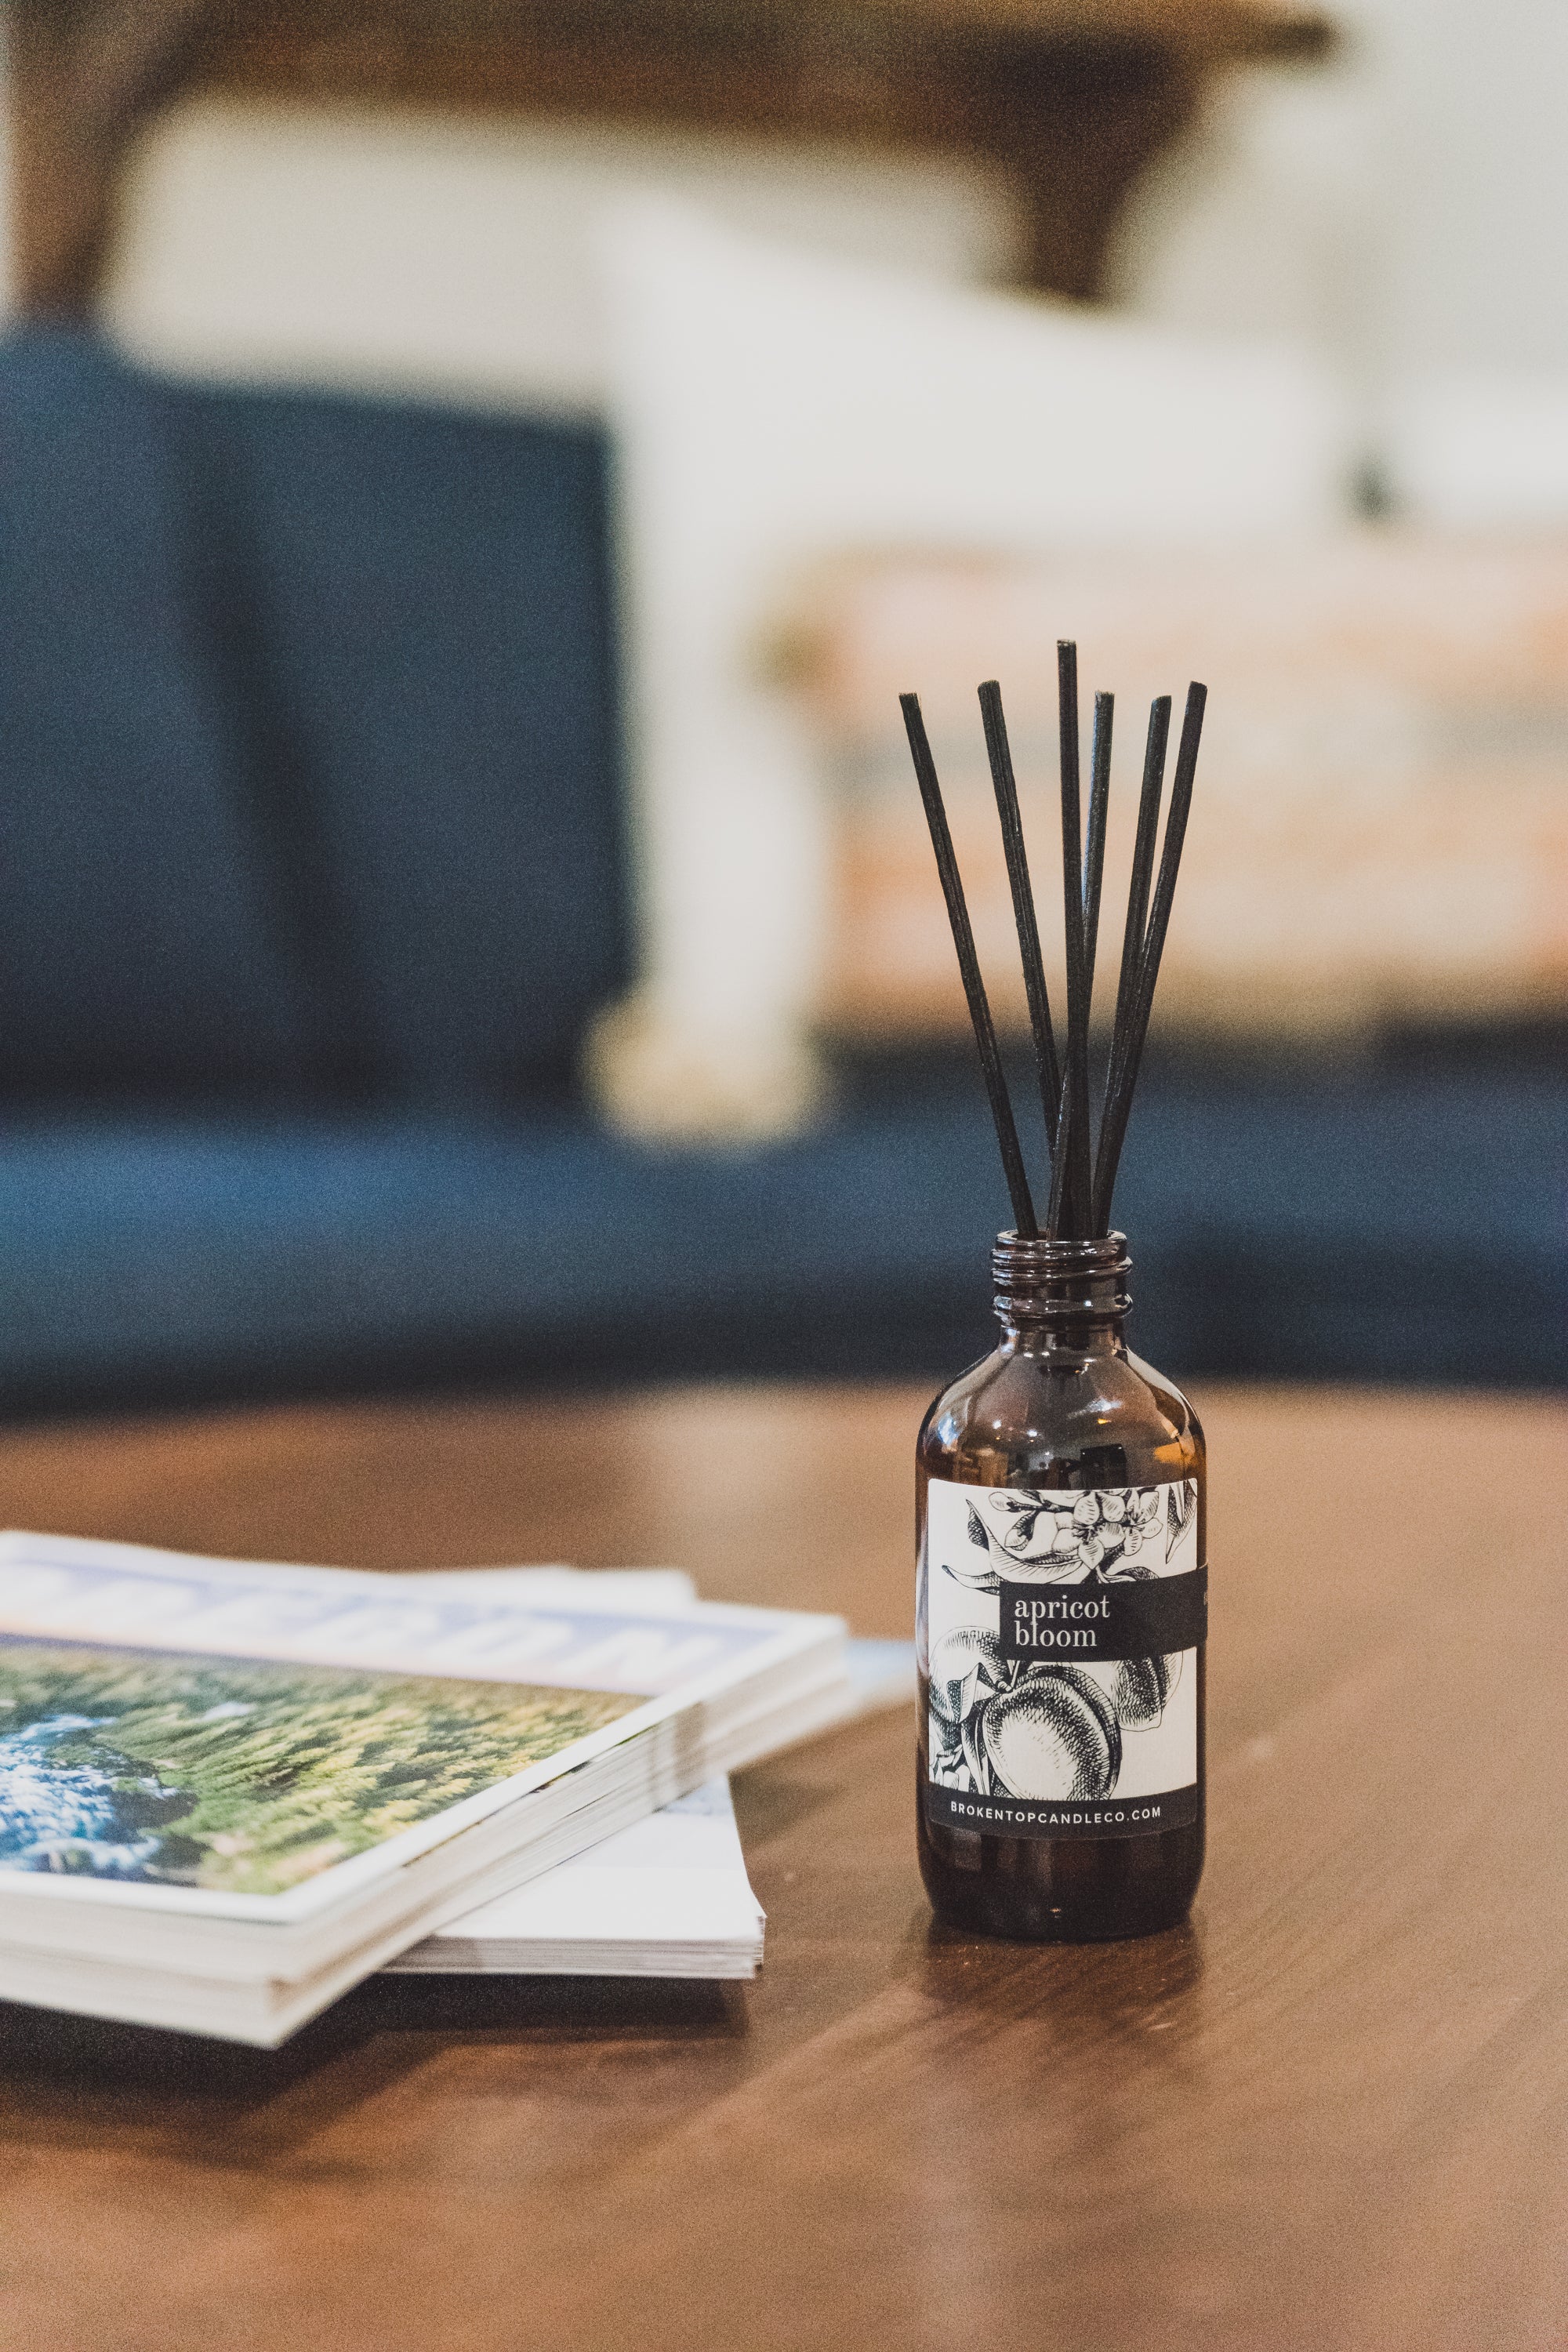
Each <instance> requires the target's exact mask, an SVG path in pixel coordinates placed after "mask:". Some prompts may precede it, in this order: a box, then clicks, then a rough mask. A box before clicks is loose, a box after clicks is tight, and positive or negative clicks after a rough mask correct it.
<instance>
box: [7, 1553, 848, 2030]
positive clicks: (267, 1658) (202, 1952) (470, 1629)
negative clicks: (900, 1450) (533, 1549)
mask: <svg viewBox="0 0 1568 2352" xmlns="http://www.w3.org/2000/svg"><path fill="white" fill-rule="evenodd" d="M413 1581H414V1580H412V1579H410V1580H406V1583H412V1582H413ZM586 1581H589V1580H584V1582H586ZM574 1588H575V1580H573V1581H572V1584H571V1585H566V1584H564V1583H563V1585H562V1587H561V1588H560V1589H559V1590H554V1591H533V1592H525V1591H519V1590H513V1591H505V1590H500V1589H488V1588H487V1587H485V1586H482V1585H481V1584H480V1582H479V1579H478V1578H477V1577H474V1576H462V1575H459V1576H458V1577H456V1578H454V1580H453V1589H451V1590H449V1591H442V1590H441V1589H440V1588H439V1580H434V1579H425V1578H421V1579H420V1580H418V1588H417V1590H416V1591H413V1592H410V1591H408V1590H407V1589H406V1584H405V1580H399V1579H395V1578H389V1577H383V1576H378V1575H374V1574H372V1573H368V1572H365V1571H360V1570H346V1569H303V1568H294V1567H283V1566H274V1565H267V1564H260V1563H247V1562H237V1561H229V1560H209V1559H195V1558H190V1557H186V1556H184V1555H181V1554H177V1553H167V1552H156V1551H149V1550H144V1549H141V1548H139V1547H135V1546H127V1545H115V1544H99V1543H82V1542H75V1541H70V1540H68V1539H65V1538H58V1537H39V1536H26V1535H8V1536H5V1537H3V1538H0V1998H7V1999H12V2000H32V2001H39V2002H43V2003H46V2004H47V2005H48V2006H50V2007H55V2008H63V2009H77V2010H83V2011H89V2012H90V2013H93V2014H100V2015H105V2016H111V2017H121V2018H127V2019H133V2020H138V2021H143V2022H146V2023H151V2024H160V2025H171V2026H181V2027H185V2028H187V2029H190V2030H193V2031H197V2032H211V2033H220V2034H226V2035H228V2036H231V2037H232V2038H236V2039H239V2040H245V2041H252V2042H262V2043H275V2042H279V2041H280V2040H282V2039H283V2038H284V2037H285V2035H287V2034H288V2033H289V2032H291V2031H293V2029H294V2028H295V2027H296V2026H297V2025H299V2024H300V2023H301V2022H303V2021H304V2019H305V2018H307V2017H309V2016H310V2015H312V2014H313V2013H314V2012H315V2011H317V2010H318V2009H320V2008H321V2007H323V2006H324V2005H325V2003H326V2002H327V2001H329V2000H332V1999H333V1998H335V1996H336V1995H337V1994H339V1993H340V1992H342V1991H343V1990H346V1989H347V1987H348V1986H349V1985H351V1984H353V1983H355V1982H357V1981H358V1979H360V1978H361V1977H363V1976H364V1975H366V1974H368V1973H369V1972H370V1970H372V1969H375V1968H378V1967H380V1966H381V1965H383V1963H384V1962H385V1961H387V1960H389V1959H390V1958H393V1957H394V1956H395V1954H396V1953H397V1952H399V1951H401V1950H403V1949H405V1948H406V1947H407V1946H408V1945H410V1944H412V1943H415V1942H416V1941H417V1940H418V1939H419V1938H420V1937H423V1936H426V1935H428V1934H430V1933H431V1932H432V1931H433V1930H434V1929H435V1928H437V1927H439V1926H441V1925H443V1924H444V1923H445V1921H446V1920H447V1919H448V1918H451V1917H454V1916H457V1915H458V1913H460V1912H463V1911H466V1910H470V1909H472V1908H473V1907H475V1906H476V1905H478V1904H479V1903H480V1902H482V1901H485V1900H487V1899H489V1898H490V1897H492V1896H494V1895H498V1894H500V1893H502V1892H505V1891H507V1890H508V1889H510V1888H511V1887H513V1886H515V1885H519V1884H521V1882H522V1881H523V1880H525V1879H527V1878H529V1877H531V1876H533V1875H535V1874H537V1873H539V1872H541V1871H542V1870H545V1869H548V1868H551V1867H552V1866H553V1865H554V1864H558V1863H560V1862H562V1861H564V1860H566V1859H567V1858H569V1856H571V1855H572V1854H574V1853H579V1852H581V1851H582V1850H583V1849H584V1847H585V1846H587V1845H590V1844H592V1843H595V1841H597V1840H599V1839H601V1838H604V1837H605V1836H607V1835H610V1834H611V1833H613V1832H615V1831H616V1830H618V1829H621V1828H624V1827H626V1825H627V1824H629V1823H630V1822H633V1821H636V1820H637V1819H640V1818H641V1817H642V1816H644V1815H646V1814H647V1813H648V1812H651V1811H654V1810H656V1809H657V1808H658V1807H659V1806H661V1805H664V1804H667V1803H668V1802H670V1801H672V1800H673V1799H674V1798H676V1797H679V1796H680V1795H682V1794H684V1793H685V1792H686V1791H687V1790H690V1789H693V1788H696V1787H698V1786H700V1784H701V1783H702V1782H703V1781H704V1780H708V1779H709V1778H710V1777H711V1776H712V1775H713V1773H714V1772H716V1771H722V1770H725V1769H729V1768H731V1767H732V1766H735V1765H739V1764H742V1763H744V1762H747V1761H749V1760H751V1759H752V1758H754V1757H756V1756H758V1755H762V1754H765V1753H767V1752H769V1750H771V1749H772V1748H776V1747H778V1746H779V1745H781V1744H782V1743H783V1740H784V1738H788V1737H792V1736H793V1737H799V1736H804V1733H805V1731H806V1730H808V1729H809V1728H811V1727H812V1726H813V1724H814V1723H816V1722H820V1721H824V1720H831V1719H833V1718H834V1717H835V1715H836V1714H837V1712H839V1711H840V1710H841V1700H842V1691H843V1685H844V1680H845V1669H844V1629H843V1626H842V1625H841V1623H840V1622H838V1621H837V1619H833V1618H823V1617H805V1616H797V1615H794V1614H791V1613H788V1612H773V1611H765V1610H748V1609H730V1608H717V1607H711V1606H708V1605H705V1604H702V1603H696V1604H693V1605H690V1606H688V1607H685V1608H682V1609H680V1610H679V1611H676V1612H671V1611H670V1610H669V1609H668V1607H667V1608H666V1609H665V1610H664V1611H663V1612H660V1611H659V1610H658V1609H646V1608H645V1609H640V1610H639V1609H638V1608H637V1606H635V1605H634V1603H633V1601H631V1599H630V1597H629V1596H628V1598H627V1599H626V1600H625V1601H619V1602H618V1603H617V1601H616V1600H615V1599H613V1598H606V1599H604V1600H595V1601H590V1600H589V1598H588V1596H587V1595H586V1594H579V1593H578V1592H577V1591H575V1589H574Z"/></svg>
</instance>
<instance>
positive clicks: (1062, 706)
mask: <svg viewBox="0 0 1568 2352" xmlns="http://www.w3.org/2000/svg"><path fill="white" fill-rule="evenodd" d="M1057 698H1058V728H1059V731H1060V740H1061V771H1062V911H1063V918H1064V925H1063V928H1064V930H1065V934H1066V940H1067V968H1068V1040H1067V1087H1066V1093H1065V1100H1066V1104H1067V1115H1066V1118H1065V1119H1059V1120H1058V1127H1057V1157H1058V1159H1062V1160H1066V1162H1067V1166H1066V1169H1065V1171H1064V1175H1063V1181H1062V1183H1061V1185H1060V1187H1059V1191H1060V1195H1061V1202H1060V1209H1061V1223H1065V1224H1066V1225H1068V1227H1069V1228H1070V1229H1071V1235H1072V1236H1073V1237H1078V1236H1081V1234H1084V1233H1087V1231H1088V1224H1087V1222H1086V1221H1087V1219H1088V1217H1089V1192H1090V1179H1089V973H1088V966H1087V962H1086V960H1085V953H1084V950H1085V944H1086V942H1085V937H1084V905H1083V845H1082V833H1081V825H1082V808H1081V801H1080V792H1079V749H1078V647H1077V646H1075V645H1072V644H1071V643H1069V642H1068V639H1066V638H1065V637H1064V638H1062V639H1061V640H1059V642H1058V646H1057ZM1052 1190H1053V1192H1055V1191H1057V1190H1058V1187H1056V1186H1055V1185H1054V1184H1053V1187H1052ZM1049 1230H1050V1231H1051V1232H1052V1233H1053V1234H1054V1233H1055V1232H1056V1230H1057V1228H1056V1227H1054V1226H1053V1227H1050V1228H1049Z"/></svg>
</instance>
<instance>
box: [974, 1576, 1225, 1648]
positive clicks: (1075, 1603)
mask: <svg viewBox="0 0 1568 2352" xmlns="http://www.w3.org/2000/svg"><path fill="white" fill-rule="evenodd" d="M1208 1585H1209V1572H1208V1570H1207V1569H1206V1568H1196V1569H1193V1570H1191V1571H1190V1572H1189V1573H1187V1574H1186V1575H1183V1576H1152V1577H1147V1578H1143V1579H1142V1580H1137V1581H1133V1580H1127V1581H1123V1580H1120V1579H1118V1580H1115V1581H1113V1582H1110V1583H1105V1584H1101V1583H1100V1582H1099V1581H1098V1580H1096V1579H1094V1578H1092V1577H1091V1578H1089V1580H1088V1581H1087V1582H1085V1583H1082V1584H1023V1583H1016V1582H1014V1581H1013V1580H1011V1579H1009V1578H1007V1577H1004V1578H1003V1579H1002V1588H1001V1606H1002V1615H1001V1635H1002V1655H1003V1657H1004V1658H1016V1659H1017V1660H1018V1661H1019V1662H1020V1664H1028V1665H1043V1664H1050V1663H1060V1662H1062V1661H1064V1660H1072V1659H1078V1660H1083V1661H1087V1660H1089V1659H1091V1658H1112V1659H1113V1658H1155V1657H1164V1656H1169V1655H1170V1654H1172V1653H1173V1651H1177V1650H1195V1649H1197V1648H1198V1647H1200V1645H1201V1644H1202V1643H1204V1642H1205V1641H1206V1640H1207V1638H1208Z"/></svg>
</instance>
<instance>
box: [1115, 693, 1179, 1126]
mask: <svg viewBox="0 0 1568 2352" xmlns="http://www.w3.org/2000/svg"><path fill="white" fill-rule="evenodd" d="M1170 735H1171V698H1170V696H1169V695H1168V694H1162V695H1160V696H1159V697H1158V698H1156V699H1155V700H1154V701H1153V702H1152V703H1151V704H1150V706H1149V733H1148V737H1147V739H1146V740H1145V742H1144V746H1143V788H1142V792H1141V793H1140V794H1139V796H1138V831H1137V835H1136V836H1135V838H1134V841H1133V845H1132V874H1131V880H1130V881H1129V883H1128V885H1127V924H1126V928H1125V929H1124V930H1123V932H1122V934H1121V977H1120V978H1119V980H1118V982H1117V984H1116V1015H1115V1019H1114V1021H1113V1023H1112V1024H1111V1033H1110V1070H1109V1072H1108V1074H1107V1076H1106V1084H1105V1093H1106V1099H1107V1100H1108V1101H1109V1100H1110V1096H1111V1095H1112V1094H1113V1093H1114V1091H1115V1087H1116V1072H1117V1068H1118V1066H1119V1063H1120V1061H1121V1049H1122V1046H1123V1045H1124V1044H1125V1043H1126V1038H1127V1024H1128V1021H1129V1019H1130V1017H1131V1006H1132V998H1133V994H1134V992H1135V991H1136V989H1137V986H1138V967H1139V964H1140V962H1141V961H1142V955H1143V935H1144V929H1145V927H1146V925H1147V923H1148V919H1149V888H1150V885H1151V884H1152V881H1153V878H1154V851H1155V849H1156V847H1157V846H1158V844H1159V839H1160V797H1161V794H1162V793H1163V791H1164V788H1165V747H1166V745H1167V743H1168V742H1169V740H1170Z"/></svg>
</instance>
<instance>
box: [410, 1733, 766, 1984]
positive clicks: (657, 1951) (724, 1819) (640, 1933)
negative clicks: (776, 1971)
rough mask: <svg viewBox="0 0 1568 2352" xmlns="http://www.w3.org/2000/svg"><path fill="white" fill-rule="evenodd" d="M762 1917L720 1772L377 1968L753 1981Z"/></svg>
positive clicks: (760, 1958)
mask: <svg viewBox="0 0 1568 2352" xmlns="http://www.w3.org/2000/svg"><path fill="white" fill-rule="evenodd" d="M764 1924H765V1923H764V1921H763V1911H762V1906H761V1905H760V1904H759V1903H758V1901H757V1898H756V1896H755V1895H753V1894H752V1886H751V1881H750V1880H749V1879H748V1877H747V1875H746V1858H745V1856H744V1854H743V1853H742V1851H741V1837H740V1832H739V1831H738V1830H737V1829H736V1826H735V1808H734V1804H733V1802H732V1801H731V1796H730V1784H729V1782H728V1780H710V1781H708V1782H706V1783H705V1784H704V1786H703V1787H702V1788H700V1789H694V1790H692V1791H691V1794H690V1795H689V1796H688V1797H678V1798H677V1799H676V1801H675V1802H674V1804H672V1805H666V1806H664V1807H663V1808H662V1809H661V1810H660V1811H658V1812H657V1813H650V1814H649V1815H648V1817H647V1820H646V1821H641V1822H633V1823H632V1825H631V1827H630V1829H625V1830H619V1831H617V1832H616V1835H615V1836H614V1837H610V1838H605V1839H604V1840H603V1841H602V1842H601V1843H599V1844H598V1845H595V1846H590V1847H589V1849H588V1851H587V1853H580V1854H578V1855H576V1856H575V1858H574V1860H573V1861H571V1862H563V1864H561V1865H560V1867H559V1868H558V1869H556V1870H547V1871H545V1872H544V1873H543V1874H542V1876H540V1877H538V1878H531V1879H530V1880H529V1882H528V1884H527V1885H525V1886H518V1887H514V1888H513V1890H512V1892H511V1893H510V1895H498V1896H497V1897H496V1898H495V1900H494V1901H493V1902H490V1903H485V1904H481V1905H480V1906H479V1909H478V1910H477V1911H466V1912H465V1913H464V1914H463V1916H462V1917H461V1918H460V1919H451V1920H448V1921H447V1925H446V1927H442V1928H440V1929H439V1930H438V1931H437V1934H435V1935H434V1936H426V1937H425V1939H424V1941H423V1942H421V1943H418V1944H416V1945H414V1946H413V1947H412V1948H410V1949H409V1950H408V1951H406V1952H402V1953H400V1954H399V1955H398V1957H397V1958H396V1959H395V1960H392V1961H389V1962H388V1964H387V1965H388V1967H389V1968H390V1969H394V1970H395V1971H396V1972H398V1973H399V1974H403V1975H409V1976H429V1975H440V1976H447V1975H465V1976H466V1975H497V1976H594V1977H707V1978H713V1977H742V1978H743V1977H754V1976H755V1975H756V1973H757V1971H758V1969H760V1968H761V1967H762V1964H763V1927H764Z"/></svg>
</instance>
